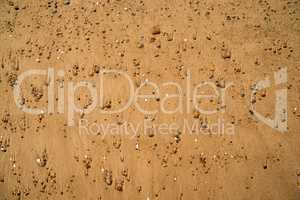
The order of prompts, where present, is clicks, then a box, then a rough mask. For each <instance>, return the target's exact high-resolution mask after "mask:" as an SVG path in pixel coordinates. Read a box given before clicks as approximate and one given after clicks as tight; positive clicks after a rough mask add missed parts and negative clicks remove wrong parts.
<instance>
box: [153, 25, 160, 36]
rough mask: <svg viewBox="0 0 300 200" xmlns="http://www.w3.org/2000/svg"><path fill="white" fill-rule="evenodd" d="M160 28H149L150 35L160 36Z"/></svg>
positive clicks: (156, 26)
mask: <svg viewBox="0 0 300 200" xmlns="http://www.w3.org/2000/svg"><path fill="white" fill-rule="evenodd" d="M160 32H161V31H160V26H159V25H155V26H153V27H152V28H151V34H152V35H158V34H160Z"/></svg>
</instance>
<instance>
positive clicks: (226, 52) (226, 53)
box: [221, 49, 231, 59]
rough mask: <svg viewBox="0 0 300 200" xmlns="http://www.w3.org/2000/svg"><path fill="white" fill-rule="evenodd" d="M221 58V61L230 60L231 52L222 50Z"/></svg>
mask: <svg viewBox="0 0 300 200" xmlns="http://www.w3.org/2000/svg"><path fill="white" fill-rule="evenodd" d="M221 56H222V58H223V59H230V58H231V51H230V50H228V49H222V51H221Z"/></svg>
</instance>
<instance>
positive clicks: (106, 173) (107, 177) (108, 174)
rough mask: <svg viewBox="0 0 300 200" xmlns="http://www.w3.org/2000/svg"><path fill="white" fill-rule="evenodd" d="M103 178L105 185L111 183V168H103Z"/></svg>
mask: <svg viewBox="0 0 300 200" xmlns="http://www.w3.org/2000/svg"><path fill="white" fill-rule="evenodd" d="M103 179H104V182H105V183H106V184H107V185H111V184H112V183H113V178H112V171H111V170H108V169H105V170H104V175H103Z"/></svg>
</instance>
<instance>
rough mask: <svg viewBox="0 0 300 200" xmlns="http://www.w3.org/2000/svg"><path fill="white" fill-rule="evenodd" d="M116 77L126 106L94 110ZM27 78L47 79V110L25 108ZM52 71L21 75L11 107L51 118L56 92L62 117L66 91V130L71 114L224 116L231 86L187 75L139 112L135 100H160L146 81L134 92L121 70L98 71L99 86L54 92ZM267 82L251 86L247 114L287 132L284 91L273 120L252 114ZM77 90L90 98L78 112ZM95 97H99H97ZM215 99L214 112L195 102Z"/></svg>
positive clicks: (70, 85) (280, 78) (280, 80)
mask: <svg viewBox="0 0 300 200" xmlns="http://www.w3.org/2000/svg"><path fill="white" fill-rule="evenodd" d="M109 75H114V76H120V77H123V78H125V80H126V82H127V84H128V86H129V98H128V99H127V101H126V103H125V104H124V105H122V106H121V108H118V109H109V110H104V109H97V106H98V105H100V107H103V105H104V99H103V96H104V93H103V92H104V90H105V89H109V87H108V88H105V87H104V82H103V77H104V76H109ZM31 76H45V77H47V107H43V108H31V107H28V106H26V105H25V103H24V101H23V97H22V92H21V87H22V83H23V82H24V80H26V79H30V77H31ZM56 76H57V77H59V78H61V79H63V80H64V76H65V73H64V71H63V70H59V71H58V72H57V73H56ZM54 80H55V71H54V69H53V68H48V69H32V70H28V71H25V72H23V73H21V74H20V75H19V76H18V79H17V81H16V84H15V85H14V90H13V92H14V100H15V104H16V105H17V107H18V108H19V109H21V110H22V111H23V112H25V113H28V114H33V115H38V114H46V113H47V114H53V113H54V112H55V92H56V91H57V101H58V102H57V113H59V114H63V113H64V112H65V90H66V91H67V99H66V102H67V103H66V105H67V124H68V126H74V125H75V114H76V113H80V114H89V113H91V112H92V111H94V110H97V112H99V113H101V114H115V113H121V112H124V111H125V110H127V109H128V108H129V107H130V106H135V108H136V109H137V110H138V111H139V112H141V113H143V114H144V115H155V114H156V113H158V112H161V113H164V114H175V113H184V112H185V113H191V112H192V111H193V110H196V111H197V112H199V113H200V114H203V115H213V114H216V113H218V112H222V113H224V112H225V107H226V102H225V99H226V98H225V97H226V90H227V89H228V88H230V87H231V86H233V85H234V84H233V83H232V82H229V83H226V84H225V85H223V86H222V87H218V86H217V85H216V83H215V82H212V81H201V82H200V83H199V84H197V85H193V86H192V84H191V73H190V71H187V78H186V84H185V86H184V88H183V87H182V85H180V84H179V83H177V82H174V81H169V82H164V83H163V84H162V87H167V86H169V87H174V88H176V90H177V92H176V94H168V95H166V96H165V97H163V98H162V99H161V100H160V107H159V109H154V110H147V109H145V108H143V107H142V106H141V105H140V104H139V103H138V101H139V99H145V100H147V99H157V98H158V97H160V96H161V95H160V87H159V85H158V84H156V83H154V82H151V81H149V80H148V79H146V80H145V81H144V82H142V83H141V84H140V86H139V87H138V88H135V86H134V82H133V80H132V79H131V77H130V76H129V75H128V74H127V73H125V72H124V71H121V70H106V69H102V70H100V72H99V82H97V87H96V86H95V84H93V83H92V82H90V81H80V82H76V83H75V82H73V81H68V82H67V84H65V83H64V81H62V82H59V83H58V86H57V88H55V81H54ZM274 80H275V84H276V85H282V84H284V83H286V82H287V68H281V69H280V70H279V71H277V72H274ZM271 85H272V84H271V79H270V77H267V78H266V79H264V80H260V81H258V82H256V83H255V84H254V86H253V87H252V90H251V99H250V108H249V110H250V112H251V113H252V114H253V116H254V117H255V119H257V120H258V121H260V122H262V123H264V124H266V125H268V126H269V127H271V128H273V129H275V130H277V131H279V132H286V131H287V88H286V87H284V88H281V89H277V90H276V92H275V109H274V112H275V114H274V118H273V119H271V118H267V117H264V116H263V115H262V114H261V113H259V111H258V110H256V108H255V105H254V103H253V102H254V101H253V100H254V99H255V95H256V93H257V92H259V91H260V90H263V89H267V88H269V87H270V86H271ZM145 86H150V87H152V89H153V90H154V93H151V94H143V93H142V92H141V90H142V88H143V87H145ZM205 87H208V88H210V90H211V92H210V94H203V91H201V89H203V88H205ZM79 88H85V89H86V90H87V91H88V92H89V93H90V96H91V101H90V104H89V105H87V106H85V107H83V108H80V107H78V106H77V105H76V103H75V93H76V91H77V90H78V89H79ZM98 95H99V96H98ZM172 98H173V99H174V98H177V99H178V101H179V103H178V106H177V107H176V108H175V109H172V110H170V109H167V108H166V106H165V102H166V101H167V100H169V99H172ZM183 99H185V100H186V105H185V106H184V105H183ZM209 99H217V100H218V102H220V105H219V107H218V108H215V109H205V108H203V107H201V106H199V100H209Z"/></svg>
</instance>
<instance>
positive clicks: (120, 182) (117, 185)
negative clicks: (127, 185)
mask: <svg viewBox="0 0 300 200" xmlns="http://www.w3.org/2000/svg"><path fill="white" fill-rule="evenodd" d="M123 187H124V179H123V178H118V179H116V180H115V189H116V190H117V191H119V192H122V191H123Z"/></svg>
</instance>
